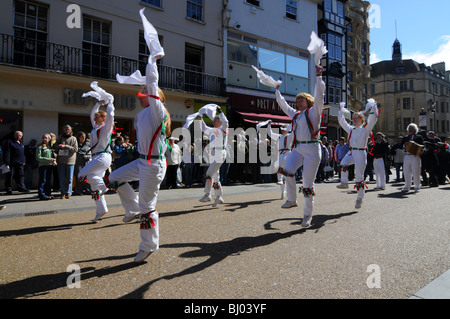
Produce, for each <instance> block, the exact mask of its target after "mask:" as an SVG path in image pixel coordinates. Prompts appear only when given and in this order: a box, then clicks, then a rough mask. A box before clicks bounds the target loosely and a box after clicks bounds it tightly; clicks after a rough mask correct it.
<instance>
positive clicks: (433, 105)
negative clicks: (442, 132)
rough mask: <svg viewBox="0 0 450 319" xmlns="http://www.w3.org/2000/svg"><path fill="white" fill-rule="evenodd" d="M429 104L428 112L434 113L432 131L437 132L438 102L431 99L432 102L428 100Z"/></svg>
mask: <svg viewBox="0 0 450 319" xmlns="http://www.w3.org/2000/svg"><path fill="white" fill-rule="evenodd" d="M428 104H429V105H430V106H429V108H428V112H431V113H433V127H431V128H430V130H433V131H435V132H436V131H437V128H436V101H433V100H431V99H430V100H428Z"/></svg>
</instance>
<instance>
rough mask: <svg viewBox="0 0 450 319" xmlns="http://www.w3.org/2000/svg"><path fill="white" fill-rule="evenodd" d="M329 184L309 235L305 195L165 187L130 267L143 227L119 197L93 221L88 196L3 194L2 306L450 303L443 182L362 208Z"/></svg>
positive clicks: (252, 187) (111, 197)
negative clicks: (151, 244)
mask: <svg viewBox="0 0 450 319" xmlns="http://www.w3.org/2000/svg"><path fill="white" fill-rule="evenodd" d="M335 186H336V181H333V182H330V183H321V184H316V193H317V195H316V198H315V211H314V217H313V225H312V226H311V227H310V228H302V227H301V226H300V224H301V217H302V215H303V214H302V213H301V210H302V197H301V196H300V195H299V197H298V202H299V207H298V208H293V209H288V210H286V209H281V208H280V206H281V205H282V204H283V203H284V200H280V192H279V186H278V185H276V184H275V183H270V184H242V185H234V186H224V188H223V191H224V194H225V195H224V199H225V203H224V204H223V205H219V207H218V208H212V207H211V203H200V202H199V201H198V199H199V198H200V197H201V196H202V188H200V187H197V188H180V189H176V190H174V189H172V190H166V189H163V190H160V193H159V196H158V208H157V209H158V211H159V212H160V222H161V224H160V233H161V240H160V244H161V246H160V249H159V250H158V251H157V252H155V253H154V254H153V255H151V256H150V257H149V259H148V260H147V261H146V262H145V263H143V264H135V263H133V262H132V259H133V257H134V255H135V254H136V252H137V246H138V243H139V235H138V228H139V227H138V222H132V223H128V224H126V223H123V222H122V217H123V208H122V206H121V204H120V200H119V197H118V195H117V194H115V193H112V194H107V195H106V201H107V203H108V207H109V209H110V211H109V212H108V214H107V215H105V217H104V218H102V219H101V220H100V221H99V222H97V223H92V222H91V221H90V220H91V219H92V218H93V217H94V215H95V209H94V203H93V201H92V199H91V197H90V196H87V195H84V196H73V197H71V198H70V199H53V200H49V201H39V200H38V199H37V193H36V192H35V191H32V192H30V193H26V194H21V193H16V192H14V193H13V195H8V196H6V195H0V205H5V207H4V209H2V210H0V253H1V254H0V255H1V256H2V257H1V260H0V269H2V271H1V274H0V299H11V298H19V299H21V298H38V299H79V298H82V299H84V298H93V299H115V298H124V299H126V298H132V299H172V298H174V299H180V298H181V299H186V298H187V299H209V298H214V299H216V298H219V299H221V298H231V299H253V298H258V299H310V298H311V299H322V298H325V299H449V298H450V270H449V268H450V263H449V258H448V257H449V254H448V253H449V247H450V245H449V232H448V231H449V229H450V227H449V226H450V225H449V220H450V219H449V215H448V201H446V200H443V199H445V198H446V195H447V194H448V191H449V190H450V187H449V186H448V185H444V186H440V187H439V188H424V189H422V190H421V191H420V192H419V193H417V194H414V193H412V192H411V193H408V194H403V193H401V192H400V191H399V189H400V186H401V185H399V184H388V185H387V187H386V190H385V191H379V192H375V191H373V188H374V187H375V185H374V184H369V190H368V191H367V193H366V196H365V198H364V202H363V207H362V209H360V210H355V209H354V200H355V198H356V195H355V191H353V185H350V189H348V190H338V189H336V187H335ZM69 266H70V267H78V268H77V269H78V271H79V272H78V273H79V274H80V278H81V282H80V286H81V288H80V287H78V286H76V287H75V289H70V286H69V277H68V276H69V275H70V271H71V270H70V269H72V268H70V269H69ZM77 288H78V289H77Z"/></svg>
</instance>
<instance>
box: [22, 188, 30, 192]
mask: <svg viewBox="0 0 450 319" xmlns="http://www.w3.org/2000/svg"><path fill="white" fill-rule="evenodd" d="M19 192H20V193H29V192H30V190H29V189H26V188H24V189H19Z"/></svg>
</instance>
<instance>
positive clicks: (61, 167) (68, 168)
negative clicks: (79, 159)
mask: <svg viewBox="0 0 450 319" xmlns="http://www.w3.org/2000/svg"><path fill="white" fill-rule="evenodd" d="M74 167H75V165H73V164H72V165H69V164H58V175H59V188H60V191H61V195H72V178H73V171H74ZM66 179H67V182H66Z"/></svg>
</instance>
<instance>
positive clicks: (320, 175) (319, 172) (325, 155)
mask: <svg viewBox="0 0 450 319" xmlns="http://www.w3.org/2000/svg"><path fill="white" fill-rule="evenodd" d="M319 144H320V150H321V152H322V156H321V158H320V163H319V168H318V169H317V174H316V181H315V182H316V183H321V182H323V181H324V180H325V172H324V170H323V169H324V168H325V165H326V164H327V163H328V157H329V153H328V149H327V148H326V147H325V145H323V142H322V141H321V140H319Z"/></svg>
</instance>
